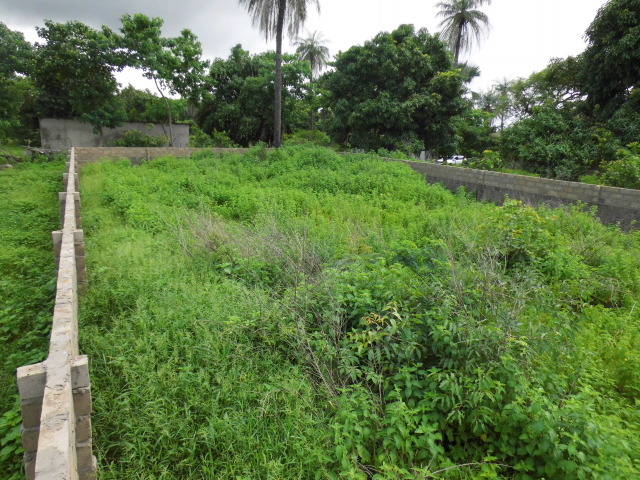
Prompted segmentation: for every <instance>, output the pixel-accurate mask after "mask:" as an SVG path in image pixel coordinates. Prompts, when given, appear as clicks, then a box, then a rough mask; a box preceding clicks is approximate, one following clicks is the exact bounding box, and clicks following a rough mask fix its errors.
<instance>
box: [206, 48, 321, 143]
mask: <svg viewBox="0 0 640 480" xmlns="http://www.w3.org/2000/svg"><path fill="white" fill-rule="evenodd" d="M274 61H275V59H274V53H273V52H266V53H261V54H257V55H251V54H249V52H248V51H246V50H243V48H242V46H241V45H236V46H235V47H233V48H232V49H231V53H230V55H229V57H228V58H227V59H226V60H225V59H216V60H214V61H213V63H212V64H211V69H210V71H209V77H208V79H207V80H208V84H209V88H208V90H207V92H206V93H205V94H204V98H203V101H202V104H201V106H200V108H199V109H198V116H197V119H198V123H199V124H200V125H201V126H202V129H203V131H204V132H206V133H208V134H212V133H213V132H216V131H217V132H228V135H229V137H230V138H231V139H232V140H233V141H234V142H235V143H237V144H239V145H242V146H245V147H246V146H249V145H250V144H251V143H257V142H259V141H263V142H267V141H268V140H269V139H270V138H271V137H270V136H271V134H272V132H273V120H274V114H273V88H274V72H273V63H274ZM310 74H311V70H310V68H309V63H308V62H302V61H300V60H298V59H297V58H296V57H294V56H293V55H288V54H285V55H283V58H282V81H283V85H284V87H285V88H284V89H283V92H282V102H283V105H284V109H283V111H282V127H283V129H284V131H285V132H286V133H291V132H293V131H294V130H295V129H296V128H303V127H305V126H306V125H307V123H308V118H309V115H308V112H307V108H308V106H307V104H306V100H307V97H308V96H309V89H308V88H309V86H308V83H306V82H305V79H306V78H308V77H309V76H310Z"/></svg>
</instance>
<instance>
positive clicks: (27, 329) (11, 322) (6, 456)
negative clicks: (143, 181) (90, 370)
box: [0, 160, 64, 479]
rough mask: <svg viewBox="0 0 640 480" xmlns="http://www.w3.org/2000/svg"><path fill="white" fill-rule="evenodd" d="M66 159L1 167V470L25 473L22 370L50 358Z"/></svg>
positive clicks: (17, 474)
mask: <svg viewBox="0 0 640 480" xmlns="http://www.w3.org/2000/svg"><path fill="white" fill-rule="evenodd" d="M63 171H64V162H62V161H61V160H60V161H56V162H54V163H47V164H40V165H35V164H31V163H22V164H20V165H18V166H15V167H13V168H11V169H7V170H3V171H0V218H1V219H2V228H0V245H2V248H0V299H2V300H1V301H0V471H1V472H3V473H2V478H3V479H19V478H23V474H22V455H21V453H22V444H21V441H20V421H21V420H20V408H19V399H18V391H17V386H16V369H17V368H18V367H20V366H22V365H29V364H32V363H37V362H40V361H42V360H44V358H45V357H46V354H47V346H48V339H49V331H50V327H51V319H52V315H53V300H54V290H55V280H56V273H55V257H54V250H53V245H52V242H51V232H52V231H53V230H58V229H59V228H60V215H59V206H58V191H60V190H61V189H62V187H63V184H62V172H63Z"/></svg>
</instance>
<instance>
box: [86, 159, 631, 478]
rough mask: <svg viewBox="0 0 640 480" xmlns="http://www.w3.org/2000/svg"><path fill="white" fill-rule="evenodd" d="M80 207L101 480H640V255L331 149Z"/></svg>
mask: <svg viewBox="0 0 640 480" xmlns="http://www.w3.org/2000/svg"><path fill="white" fill-rule="evenodd" d="M81 189H82V199H83V207H84V208H83V213H84V227H85V233H86V235H87V242H88V252H89V265H88V270H89V274H90V289H89V291H88V292H87V294H86V295H84V297H83V298H82V304H81V347H82V349H83V350H84V352H85V353H87V354H89V355H90V358H91V360H92V365H91V369H92V370H91V372H92V383H93V392H94V395H95V403H94V417H93V420H94V437H95V438H94V445H95V450H96V453H97V454H98V456H99V463H100V477H101V478H102V479H124V478H126V479H214V478H215V479H309V478H362V479H366V478H380V479H394V478H398V479H399V478H402V479H405V478H406V479H418V478H518V479H538V478H542V477H544V478H554V479H573V478H576V479H578V478H611V479H620V478H635V477H637V476H638V475H639V474H640V453H639V452H640V427H639V424H640V413H639V410H640V408H639V405H638V395H639V394H640V353H639V350H638V339H639V338H640V323H639V319H640V308H638V307H637V305H636V302H637V298H638V293H639V291H640V234H638V233H637V232H634V233H629V234H625V233H621V232H620V231H619V230H617V229H615V228H611V227H603V226H602V225H600V224H599V223H597V222H596V221H595V220H594V219H593V218H592V215H591V214H590V213H584V212H581V211H579V209H575V208H574V209H565V210H547V209H533V208H529V207H524V206H522V205H520V204H518V203H517V202H507V203H506V204H505V206H503V207H496V206H494V205H488V204H478V203H476V202H475V201H473V200H471V199H469V198H467V197H466V196H465V195H464V193H460V194H458V195H453V194H451V193H449V192H447V191H446V190H444V189H443V188H441V187H439V186H429V185H427V184H425V182H424V180H423V179H422V178H421V177H420V176H419V175H417V174H416V173H414V172H412V171H411V170H410V169H409V168H408V167H406V166H405V165H403V164H401V163H385V162H383V161H381V160H379V159H376V158H371V157H367V156H348V157H344V156H339V155H337V154H335V153H333V152H332V151H330V150H324V149H320V148H309V147H296V148H293V147H291V148H284V149H280V150H278V151H274V152H266V151H264V150H261V149H258V148H256V149H253V150H252V151H251V152H250V153H249V154H247V155H244V156H228V157H222V158H220V157H216V156H206V155H200V156H197V157H196V158H192V159H173V158H162V159H158V160H155V161H152V162H150V163H148V164H144V165H142V166H133V167H132V166H131V165H130V163H129V162H128V161H124V160H123V161H108V162H103V163H97V164H92V165H86V166H85V167H84V168H83V170H82V171H81Z"/></svg>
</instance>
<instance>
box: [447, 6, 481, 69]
mask: <svg viewBox="0 0 640 480" xmlns="http://www.w3.org/2000/svg"><path fill="white" fill-rule="evenodd" d="M484 3H491V0H446V1H444V2H439V3H438V4H437V5H436V6H437V7H438V8H440V11H439V12H438V16H439V17H443V18H444V19H443V20H442V22H440V27H444V28H443V29H442V37H443V38H444V40H445V41H446V42H447V43H448V44H449V46H450V47H451V51H452V52H453V54H454V57H455V62H456V64H457V63H458V60H459V58H460V53H462V52H465V51H469V50H471V47H472V46H473V44H474V43H480V39H481V38H482V35H483V34H484V31H485V29H488V28H489V17H487V14H486V13H484V12H481V11H480V10H477V7H479V6H481V5H483V4H484Z"/></svg>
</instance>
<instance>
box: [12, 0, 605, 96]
mask: <svg viewBox="0 0 640 480" xmlns="http://www.w3.org/2000/svg"><path fill="white" fill-rule="evenodd" d="M437 3H438V0H395V1H393V2H388V1H382V0H320V6H321V11H320V14H319V15H318V14H316V13H315V10H314V11H313V12H310V13H311V14H310V15H309V20H308V21H307V24H306V25H305V29H306V30H309V31H314V30H318V31H320V32H322V34H323V35H324V38H326V39H327V40H328V43H327V46H328V47H329V50H330V52H331V54H332V55H334V54H335V53H337V52H338V51H345V50H347V49H348V48H349V47H351V46H353V45H361V44H363V43H364V42H365V41H366V40H370V39H371V38H372V37H373V36H375V35H376V34H377V33H379V32H381V31H391V30H393V29H395V28H397V27H398V25H400V24H403V23H411V24H414V25H415V27H416V29H418V28H422V27H426V28H427V30H428V31H429V32H431V33H435V32H437V31H438V30H439V27H438V24H439V22H440V19H438V18H437V17H436V13H437V11H438V10H437V8H436V4H437ZM604 3H606V1H605V0H534V1H533V2H532V1H530V0H529V1H525V0H493V1H492V4H491V5H490V6H486V5H485V6H484V7H482V8H481V9H482V10H483V11H484V12H485V13H486V14H487V15H488V16H489V20H490V23H491V27H492V28H491V30H490V32H489V34H488V36H487V37H486V38H485V39H484V41H483V42H482V44H481V45H480V46H479V47H475V48H474V49H473V50H472V52H471V53H470V54H469V55H467V56H466V57H464V58H462V59H461V60H468V61H469V62H470V63H472V64H475V65H477V66H479V67H480V71H481V76H480V78H478V79H476V80H475V81H474V82H473V84H472V85H471V86H472V89H473V90H482V91H485V90H487V89H488V88H489V87H490V86H491V85H492V84H494V83H496V82H497V81H499V80H501V79H504V78H507V79H515V78H518V77H526V76H528V75H530V74H531V73H533V72H536V71H539V70H542V69H543V68H544V67H545V66H546V65H547V64H548V62H549V60H550V59H551V58H562V57H566V56H568V55H576V54H578V53H580V52H582V51H583V50H584V48H585V42H584V32H585V30H586V29H587V27H588V26H589V24H590V23H591V21H592V20H593V18H594V17H595V15H596V13H597V11H598V9H599V8H600V7H601V6H602V5H604ZM125 13H130V14H133V13H144V14H145V15H148V16H153V17H160V18H162V19H164V21H165V25H164V29H163V35H164V36H175V35H177V34H178V33H179V32H180V30H182V29H183V28H188V29H190V30H191V31H193V32H194V33H195V34H196V35H197V36H198V38H199V40H200V41H201V42H202V46H203V51H204V57H205V58H207V59H213V58H217V57H221V58H226V57H227V56H228V55H229V51H230V49H231V47H233V46H234V45H236V44H238V43H240V44H242V46H243V47H244V48H245V49H246V50H249V51H250V52H251V53H258V52H262V51H264V50H268V49H274V48H275V46H274V44H273V43H271V44H268V43H266V42H265V40H264V37H263V36H262V35H261V34H260V32H258V31H257V30H256V29H255V28H253V26H252V23H251V17H250V16H249V15H248V14H247V12H246V10H245V9H244V7H241V6H239V5H238V2H237V0H172V1H163V0H0V21H2V22H4V23H5V24H6V25H7V26H8V27H9V28H11V29H13V30H20V31H22V32H24V34H25V37H26V38H27V40H29V41H31V42H35V41H37V40H38V36H37V34H36V32H35V28H34V27H35V26H42V25H43V20H44V19H51V20H54V21H58V22H66V21H68V20H80V21H81V22H84V23H86V24H87V25H90V26H91V27H94V28H97V27H100V26H101V25H107V26H109V27H111V28H113V29H115V30H117V29H118V28H119V27H120V21H119V19H120V17H121V16H122V15H124V14H125ZM303 33H304V30H303ZM303 36H304V35H303ZM284 48H285V50H286V51H291V52H292V51H294V50H295V48H294V47H293V46H291V44H290V43H289V42H288V41H287V40H285V47H284ZM139 78H140V77H139V75H136V74H135V73H134V74H131V73H128V74H125V75H121V76H120V77H119V81H120V82H122V83H125V84H126V83H129V82H131V83H134V85H135V86H136V87H138V88H150V89H152V90H153V87H152V86H151V85H146V84H144V83H143V81H142V79H140V80H138V79H139Z"/></svg>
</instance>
